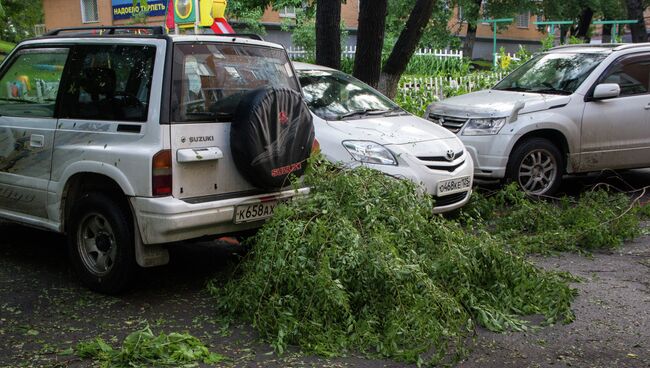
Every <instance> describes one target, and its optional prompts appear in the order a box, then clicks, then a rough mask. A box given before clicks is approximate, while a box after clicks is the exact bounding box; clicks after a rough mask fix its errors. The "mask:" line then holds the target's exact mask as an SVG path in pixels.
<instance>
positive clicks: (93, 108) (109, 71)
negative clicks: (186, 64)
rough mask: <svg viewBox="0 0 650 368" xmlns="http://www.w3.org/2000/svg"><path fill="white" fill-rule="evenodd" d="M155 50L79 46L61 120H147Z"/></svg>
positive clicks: (65, 95)
mask: <svg viewBox="0 0 650 368" xmlns="http://www.w3.org/2000/svg"><path fill="white" fill-rule="evenodd" d="M155 51H156V50H155V47H154V46H121V45H88V46H85V45H83V46H77V47H76V48H75V50H74V53H73V55H72V57H71V61H70V64H71V67H70V71H71V72H70V75H69V76H68V78H69V79H68V81H67V85H66V88H65V89H64V91H65V92H64V93H63V95H62V105H61V108H62V110H63V111H62V113H61V117H66V118H75V119H91V120H122V121H146V120H147V112H148V106H149V95H150V92H151V78H152V73H153V64H154V57H155Z"/></svg>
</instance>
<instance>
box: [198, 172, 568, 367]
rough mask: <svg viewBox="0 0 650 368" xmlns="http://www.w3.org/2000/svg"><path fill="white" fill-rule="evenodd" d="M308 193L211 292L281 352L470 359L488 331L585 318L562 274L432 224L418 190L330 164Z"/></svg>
mask: <svg viewBox="0 0 650 368" xmlns="http://www.w3.org/2000/svg"><path fill="white" fill-rule="evenodd" d="M305 183H306V184H308V185H310V186H311V187H312V191H311V194H310V195H309V196H308V197H306V198H303V199H300V200H294V201H293V202H290V203H288V204H285V205H281V206H278V207H277V208H276V212H275V214H274V216H273V218H272V219H271V220H269V221H268V222H267V223H266V224H265V226H264V227H263V228H262V229H261V230H260V231H259V233H258V234H257V236H256V237H255V238H254V239H253V241H252V242H253V245H254V246H253V248H252V251H251V252H250V253H249V254H248V255H247V256H246V258H245V259H244V260H243V262H242V263H241V264H240V265H239V267H238V269H237V272H236V273H235V275H233V276H232V277H229V278H228V279H227V280H225V281H224V284H223V285H222V284H221V283H220V282H218V281H214V282H213V283H212V284H211V286H210V290H211V292H212V293H213V294H214V295H215V297H216V302H217V306H218V310H219V313H220V314H222V315H226V316H229V317H231V318H239V319H242V320H244V321H247V322H250V323H252V324H253V326H254V327H255V328H256V329H257V331H258V332H259V333H260V335H261V336H262V337H263V338H264V339H266V340H268V341H269V342H270V343H271V344H272V345H273V346H274V347H275V348H276V350H277V351H278V352H280V353H281V352H283V351H284V350H285V348H286V346H287V345H290V344H291V345H298V346H300V348H301V349H303V350H304V351H307V352H315V353H318V354H322V355H326V356H331V355H340V354H345V353H346V352H348V351H359V352H362V353H364V354H366V355H369V356H383V357H390V358H394V359H398V360H403V361H408V362H418V363H427V364H428V363H435V362H438V361H439V360H440V359H442V358H443V357H449V354H451V356H454V357H457V356H458V355H461V354H462V353H463V352H464V349H463V341H464V338H465V337H466V336H467V335H468V334H469V333H470V331H471V330H472V328H474V327H475V326H476V325H477V324H478V325H481V326H484V327H487V328H489V329H491V330H494V331H503V330H506V329H523V328H525V326H526V324H525V323H524V322H523V321H522V320H520V317H519V316H522V315H528V314H541V315H544V316H545V317H546V321H547V322H548V323H553V322H555V321H563V322H567V321H570V320H571V319H572V318H573V315H572V312H571V310H570V303H571V300H572V299H573V298H574V296H575V291H574V290H572V289H571V288H569V287H568V286H567V282H566V280H565V279H563V277H562V276H560V275H559V274H555V273H549V272H545V271H542V270H540V269H538V268H536V267H535V266H534V265H532V264H531V263H530V262H528V261H526V260H525V259H524V258H523V257H522V256H519V255H516V254H513V253H510V252H509V251H507V250H505V247H504V246H503V244H502V243H501V242H499V241H498V239H497V238H495V237H493V236H491V235H490V234H488V233H487V232H485V231H483V230H481V229H480V228H479V229H478V230H477V231H466V230H465V229H463V228H462V227H461V226H460V225H459V224H458V223H456V222H453V221H450V220H447V219H445V218H443V217H440V216H433V215H431V208H432V206H433V203H432V200H431V198H430V197H428V196H426V195H422V194H420V192H419V191H418V190H417V188H416V187H415V185H414V184H413V183H411V182H410V181H405V180H398V179H394V178H392V177H389V176H385V175H383V174H382V173H380V172H379V171H376V170H370V169H365V168H359V169H354V170H345V171H343V170H341V169H339V168H338V167H335V166H332V165H331V164H327V163H322V162H321V163H320V164H319V165H317V166H312V167H311V168H310V171H309V173H308V174H307V175H306V177H305ZM450 352H453V353H450Z"/></svg>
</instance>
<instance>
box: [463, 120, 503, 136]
mask: <svg viewBox="0 0 650 368" xmlns="http://www.w3.org/2000/svg"><path fill="white" fill-rule="evenodd" d="M505 123H506V118H498V119H469V121H468V122H467V125H466V126H465V129H464V130H463V135H494V134H497V133H499V130H501V128H503V125H505Z"/></svg>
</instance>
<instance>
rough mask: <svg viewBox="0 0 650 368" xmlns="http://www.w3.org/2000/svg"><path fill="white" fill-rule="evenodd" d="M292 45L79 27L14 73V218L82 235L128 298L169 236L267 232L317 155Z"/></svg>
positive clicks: (17, 64) (6, 105)
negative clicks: (292, 180)
mask: <svg viewBox="0 0 650 368" xmlns="http://www.w3.org/2000/svg"><path fill="white" fill-rule="evenodd" d="M311 119H312V118H311V115H310V113H309V110H308V108H307V106H306V105H305V104H304V102H303V101H302V96H301V94H300V87H299V82H298V79H297V77H296V75H295V72H294V70H293V67H292V65H291V63H290V62H289V59H288V57H287V54H286V51H285V50H284V49H283V48H282V47H281V46H279V45H276V44H272V43H268V42H263V41H261V39H254V38H247V37H243V36H242V37H239V36H236V35H232V36H228V37H219V36H208V35H165V34H163V32H162V29H161V28H159V27H149V28H147V27H119V28H118V27H102V28H98V29H93V30H88V29H68V30H59V31H54V32H51V33H50V34H47V35H45V36H44V37H41V38H38V39H33V40H28V41H25V42H22V43H21V44H19V45H18V46H17V47H16V48H15V50H14V51H13V52H12V53H11V55H9V56H8V58H7V59H6V60H5V62H4V63H3V64H2V67H1V68H0V218H2V219H4V220H10V221H14V222H18V223H21V224H25V225H29V226H34V227H37V228H41V229H46V230H51V231H55V232H59V233H65V234H67V237H68V240H69V255H70V258H71V261H72V264H73V265H74V268H75V270H76V271H77V272H78V274H79V275H80V277H81V279H82V280H83V281H84V282H85V284H87V285H88V286H89V287H90V288H92V289H95V290H98V291H100V292H105V293H115V292H118V291H120V290H122V289H123V288H124V287H125V286H127V285H128V282H129V279H130V277H131V276H132V274H133V272H134V270H135V269H136V267H135V266H136V264H137V265H140V266H142V267H150V266H155V265H161V264H165V263H166V262H168V259H169V255H168V252H167V248H166V247H165V246H164V245H166V244H169V243H173V242H178V241H183V240H188V239H197V238H202V237H215V236H217V235H223V234H226V233H234V232H241V231H244V230H249V229H253V228H256V227H259V226H261V224H262V223H263V220H264V219H265V218H267V217H269V216H270V215H271V214H272V212H273V209H274V207H275V206H276V205H277V204H278V203H280V202H282V201H287V200H289V199H291V198H292V197H294V196H297V195H304V194H306V193H307V191H308V189H306V188H300V189H292V188H291V187H289V186H288V185H287V184H288V182H289V181H288V176H289V175H296V176H299V175H300V174H301V173H302V171H303V170H304V164H303V163H304V160H305V159H306V158H307V157H308V155H309V153H310V152H311V149H312V143H313V139H314V131H313V125H312V120H311Z"/></svg>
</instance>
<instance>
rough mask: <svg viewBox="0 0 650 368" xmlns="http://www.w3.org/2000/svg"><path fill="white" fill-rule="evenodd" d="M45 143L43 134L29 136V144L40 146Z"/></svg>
mask: <svg viewBox="0 0 650 368" xmlns="http://www.w3.org/2000/svg"><path fill="white" fill-rule="evenodd" d="M44 144H45V136H44V135H40V134H32V135H31V136H30V137H29V146H30V147H36V148H41V147H43V145H44Z"/></svg>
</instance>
